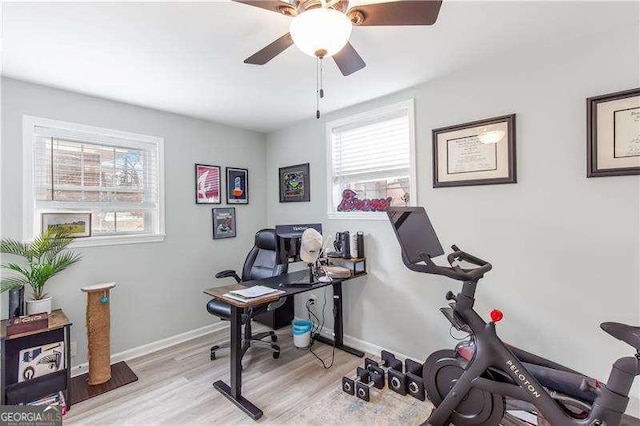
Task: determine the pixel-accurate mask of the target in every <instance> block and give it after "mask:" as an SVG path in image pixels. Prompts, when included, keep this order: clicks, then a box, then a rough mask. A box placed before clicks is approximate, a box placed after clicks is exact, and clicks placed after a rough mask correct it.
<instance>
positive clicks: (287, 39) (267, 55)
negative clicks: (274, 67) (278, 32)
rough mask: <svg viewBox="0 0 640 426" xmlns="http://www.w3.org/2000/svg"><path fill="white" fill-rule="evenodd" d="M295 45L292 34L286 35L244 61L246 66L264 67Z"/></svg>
mask: <svg viewBox="0 0 640 426" xmlns="http://www.w3.org/2000/svg"><path fill="white" fill-rule="evenodd" d="M292 44H293V39H292V38H291V34H290V33H286V34H285V35H283V36H282V37H280V38H279V39H277V40H276V41H274V42H273V43H271V44H270V45H268V46H267V47H265V48H264V49H262V50H259V51H257V52H256V53H254V54H253V55H251V56H249V57H248V58H247V59H245V60H244V63H245V64H254V65H264V64H266V63H267V62H269V61H270V60H272V59H273V58H275V57H276V56H278V55H279V54H280V53H282V52H284V51H285V50H287V48H288V47H289V46H291V45H292Z"/></svg>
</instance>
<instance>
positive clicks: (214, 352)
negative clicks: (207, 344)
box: [209, 345, 220, 361]
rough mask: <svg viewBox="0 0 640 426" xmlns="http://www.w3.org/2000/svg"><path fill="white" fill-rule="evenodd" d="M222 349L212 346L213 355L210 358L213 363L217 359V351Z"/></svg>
mask: <svg viewBox="0 0 640 426" xmlns="http://www.w3.org/2000/svg"><path fill="white" fill-rule="evenodd" d="M219 348H220V347H219V346H218V345H216V346H212V347H211V354H210V355H209V357H210V358H211V361H215V359H216V351H217V350H218V349H219Z"/></svg>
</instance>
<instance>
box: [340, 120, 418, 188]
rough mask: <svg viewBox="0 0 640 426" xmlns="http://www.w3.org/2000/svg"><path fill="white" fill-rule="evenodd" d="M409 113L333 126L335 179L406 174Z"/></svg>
mask: <svg viewBox="0 0 640 426" xmlns="http://www.w3.org/2000/svg"><path fill="white" fill-rule="evenodd" d="M409 132H410V126H409V116H408V115H407V114H402V115H400V116H399V117H385V119H383V120H381V121H377V122H373V123H368V124H364V125H358V126H355V127H354V126H347V127H345V128H337V129H334V130H333V147H332V148H333V153H332V154H333V155H332V157H333V170H334V181H335V182H336V183H337V182H339V181H342V182H356V181H363V180H372V179H378V178H383V177H385V178H391V177H402V176H409V171H410V159H411V156H410V153H409V137H410V136H409Z"/></svg>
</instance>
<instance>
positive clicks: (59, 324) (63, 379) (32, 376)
mask: <svg viewBox="0 0 640 426" xmlns="http://www.w3.org/2000/svg"><path fill="white" fill-rule="evenodd" d="M6 327H7V321H6V320H3V321H2V324H1V326H0V350H1V352H0V353H1V355H2V359H1V360H0V362H1V363H2V377H1V378H0V387H1V389H0V391H1V392H0V404H2V405H5V404H6V405H16V404H21V403H27V402H31V401H35V400H38V399H40V398H43V397H45V396H47V395H50V394H53V393H56V392H60V391H62V393H63V395H64V399H65V405H66V407H67V410H69V409H70V408H71V392H70V389H69V388H70V384H71V322H69V318H67V316H66V315H65V314H64V312H62V310H61V309H58V310H55V311H52V312H51V314H50V315H49V327H48V328H45V329H42V330H37V331H30V332H26V333H21V334H14V335H12V336H7V328H6ZM58 343H60V345H61V346H60V347H58V346H56V344H58ZM45 345H50V346H49V347H51V350H50V351H49V352H50V353H47V354H44V353H41V352H38V350H37V349H36V350H34V351H29V349H31V348H38V347H43V346H45ZM51 345H53V346H51ZM60 349H63V350H60ZM21 352H22V358H23V359H22V361H23V366H22V367H20V361H21V359H20V353H21ZM34 357H38V361H36V362H31V364H32V365H26V364H24V363H25V362H26V361H34ZM36 369H37V371H36ZM48 370H51V372H49V371H48Z"/></svg>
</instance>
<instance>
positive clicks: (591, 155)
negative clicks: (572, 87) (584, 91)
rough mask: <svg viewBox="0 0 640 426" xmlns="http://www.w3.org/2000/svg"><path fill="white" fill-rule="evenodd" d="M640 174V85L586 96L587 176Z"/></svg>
mask: <svg viewBox="0 0 640 426" xmlns="http://www.w3.org/2000/svg"><path fill="white" fill-rule="evenodd" d="M637 174H640V88H639V89H633V90H627V91H624V92H618V93H611V94H609V95H602V96H595V97H593V98H589V99H587V177H598V176H622V175H637Z"/></svg>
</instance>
